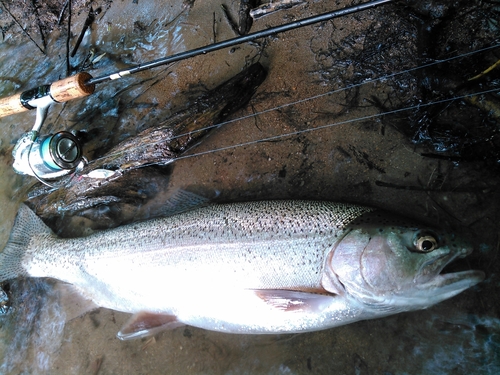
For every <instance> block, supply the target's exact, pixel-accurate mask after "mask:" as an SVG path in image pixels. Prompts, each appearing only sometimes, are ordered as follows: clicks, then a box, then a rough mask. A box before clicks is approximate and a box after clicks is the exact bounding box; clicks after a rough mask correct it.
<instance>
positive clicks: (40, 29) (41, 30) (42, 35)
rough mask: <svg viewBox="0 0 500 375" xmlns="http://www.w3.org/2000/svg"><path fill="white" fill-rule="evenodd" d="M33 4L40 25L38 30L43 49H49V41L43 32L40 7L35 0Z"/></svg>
mask: <svg viewBox="0 0 500 375" xmlns="http://www.w3.org/2000/svg"><path fill="white" fill-rule="evenodd" d="M31 6H32V7H33V11H34V12H33V13H34V14H35V18H36V24H37V25H38V30H39V31H40V37H41V38H42V44H43V49H44V50H47V41H46V40H45V34H44V33H43V27H42V23H41V22H40V15H39V13H38V8H37V6H36V4H35V0H31Z"/></svg>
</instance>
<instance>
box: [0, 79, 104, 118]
mask: <svg viewBox="0 0 500 375" xmlns="http://www.w3.org/2000/svg"><path fill="white" fill-rule="evenodd" d="M91 78H92V76H91V75H90V74H88V73H85V72H81V73H78V74H75V75H74V76H71V77H68V78H64V79H61V80H60V81H56V82H54V83H52V84H51V85H50V89H49V95H50V96H51V97H52V99H53V100H54V101H55V102H58V103H63V102H67V101H70V100H72V99H77V98H82V97H84V96H88V95H90V94H92V93H93V92H94V90H95V85H94V84H91V85H87V84H85V83H86V82H87V81H89V80H90V79H91ZM32 91H33V90H29V92H32ZM25 93H27V91H25V92H23V93H17V94H14V95H12V96H9V97H7V98H2V99H0V117H5V116H9V115H13V114H15V113H20V112H24V111H27V110H29V109H31V108H30V107H29V106H26V105H25V104H23V100H22V97H23V94H25Z"/></svg>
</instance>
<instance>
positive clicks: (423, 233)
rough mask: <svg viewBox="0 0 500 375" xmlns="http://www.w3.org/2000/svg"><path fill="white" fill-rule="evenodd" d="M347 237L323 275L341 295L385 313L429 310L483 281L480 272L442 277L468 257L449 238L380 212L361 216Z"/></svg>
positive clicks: (458, 241) (464, 247) (460, 242)
mask: <svg viewBox="0 0 500 375" xmlns="http://www.w3.org/2000/svg"><path fill="white" fill-rule="evenodd" d="M346 232H347V234H345V236H344V237H342V239H341V240H339V241H338V243H337V244H336V245H335V247H334V249H333V250H332V252H331V253H330V256H329V258H328V264H327V266H326V273H327V274H328V273H329V277H330V279H331V278H335V280H336V284H337V285H341V286H342V288H344V293H345V294H346V295H349V296H350V297H352V298H355V299H356V300H357V301H358V302H362V303H364V304H367V305H372V306H374V307H377V306H378V308H380V309H385V310H386V311H387V312H388V313H395V312H399V311H409V310H417V309H422V308H426V307H429V306H431V305H433V304H435V303H438V302H441V301H443V300H445V299H448V298H450V297H453V296H455V295H456V294H458V293H460V292H462V291H463V290H465V289H467V288H469V287H471V286H473V285H475V284H477V283H479V282H480V281H482V280H483V279H484V273H483V272H481V271H473V270H472V271H471V270H469V271H462V272H455V273H442V271H443V269H444V268H445V267H446V266H447V265H448V264H449V263H450V262H452V261H454V260H455V259H457V258H461V257H465V256H467V255H468V254H470V253H471V252H472V247H471V245H470V244H469V243H468V242H467V241H465V240H464V239H462V238H460V237H459V236H457V235H455V234H454V233H450V232H447V231H443V230H436V229H433V228H429V227H427V226H425V225H420V224H415V223H413V222H411V221H409V220H406V219H403V218H398V217H397V216H393V215H391V214H388V213H384V212H380V211H373V212H370V213H366V214H363V215H362V216H360V217H359V218H357V219H356V220H355V221H354V222H352V223H351V224H350V225H349V226H348V227H347V228H346Z"/></svg>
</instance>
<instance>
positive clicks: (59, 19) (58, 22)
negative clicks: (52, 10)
mask: <svg viewBox="0 0 500 375" xmlns="http://www.w3.org/2000/svg"><path fill="white" fill-rule="evenodd" d="M68 2H69V0H66V1H65V3H64V5H63V7H62V9H61V12H60V13H59V18H58V20H57V25H58V26H61V23H62V20H63V17H64V11H65V10H66V8H67V7H68Z"/></svg>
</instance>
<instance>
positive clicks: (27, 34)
mask: <svg viewBox="0 0 500 375" xmlns="http://www.w3.org/2000/svg"><path fill="white" fill-rule="evenodd" d="M0 2H1V3H2V5H3V7H4V9H5V10H6V11H7V13H9V15H10V16H11V17H12V19H13V20H14V22H15V23H17V25H18V26H19V27H20V28H21V30H22V31H23V32H24V33H25V34H26V36H27V37H28V38H30V40H31V41H32V42H33V43H34V44H35V46H37V48H38V49H39V50H40V52H41V53H43V54H44V55H45V54H46V53H45V51H44V50H43V49H42V48H41V47H40V46H39V45H38V43H37V42H35V40H34V39H33V38H32V37H31V35H30V34H29V33H28V32H27V31H26V30H24V27H22V26H21V24H20V23H19V21H18V20H17V18H16V17H14V15H13V14H12V13H11V12H10V10H9V9H8V8H7V6H6V5H5V3H4V2H3V0H0Z"/></svg>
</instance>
